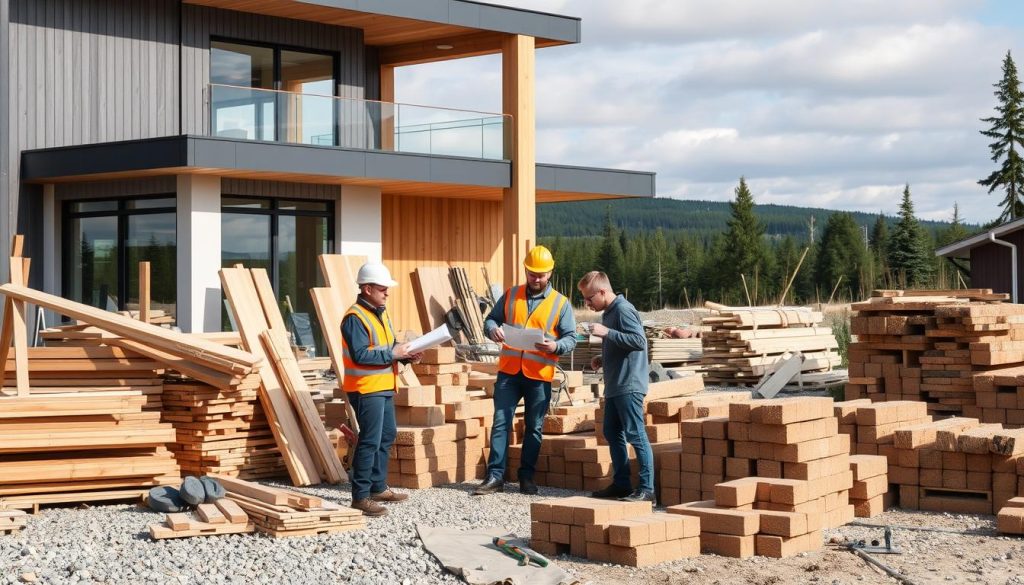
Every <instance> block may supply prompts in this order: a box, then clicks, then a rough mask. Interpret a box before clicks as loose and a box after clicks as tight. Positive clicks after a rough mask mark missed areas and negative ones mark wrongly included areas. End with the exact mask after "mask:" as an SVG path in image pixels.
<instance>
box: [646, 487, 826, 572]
mask: <svg viewBox="0 0 1024 585" xmlns="http://www.w3.org/2000/svg"><path fill="white" fill-rule="evenodd" d="M812 489H813V488H812V487H811V482H808V481H803V480H794V479H774V478H759V477H746V478H741V479H736V480H732V481H728V482H722V483H720V484H717V485H716V486H715V498H714V499H713V500H706V501H700V502H691V503H687V504H679V505H676V506H670V507H668V508H666V511H667V512H669V513H671V514H683V515H687V516H695V517H698V518H700V526H701V535H700V541H701V551H702V552H705V553H714V554H717V555H721V556H726V557H736V558H747V557H750V556H753V555H755V554H757V555H761V556H766V557H774V558H782V557H789V556H793V555H795V554H799V553H802V552H808V551H812V550H816V549H818V548H821V545H822V536H821V529H822V526H823V522H824V521H825V515H824V514H823V513H822V500H821V499H820V498H814V497H812V493H811V491H812Z"/></svg>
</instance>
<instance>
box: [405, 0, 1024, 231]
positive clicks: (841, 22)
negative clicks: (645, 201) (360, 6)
mask: <svg viewBox="0 0 1024 585" xmlns="http://www.w3.org/2000/svg"><path fill="white" fill-rule="evenodd" d="M501 3H503V4H509V5H513V6H518V7H523V8H530V9H535V10H541V11H546V12H555V13H561V14H568V15H573V16H580V17H582V18H583V43H581V44H579V45H570V46H564V47H556V48H551V49H541V50H539V51H538V55H537V125H538V142H537V150H538V160H540V161H542V162H557V163H565V164H577V165H586V166H602V167H612V168H632V169H638V170H653V171H656V172H657V173H658V178H657V183H658V192H659V195H660V196H672V197H685V198H702V199H718V200H724V199H730V198H731V197H732V196H733V194H732V190H733V187H735V184H736V181H737V179H738V177H739V176H740V175H743V176H746V177H747V179H748V181H749V183H750V185H751V188H752V190H753V192H754V195H755V199H757V200H758V201H759V202H764V203H769V202H772V203H788V204H794V205H809V206H822V207H829V208H836V209H850V210H861V211H871V212H878V211H884V212H885V213H895V212H896V209H897V205H898V203H899V194H900V192H901V191H902V189H903V185H904V184H906V183H909V184H910V186H911V191H912V193H913V195H914V201H915V205H916V209H917V211H918V214H919V215H920V216H921V217H925V218H934V219H943V218H948V217H949V216H950V215H951V214H952V207H953V202H954V201H958V202H959V203H960V205H961V210H962V214H963V216H964V217H965V218H966V219H967V220H969V221H975V222H983V221H988V220H990V219H992V218H993V217H995V216H996V215H998V211H997V204H998V202H999V200H1000V199H1001V197H998V196H996V194H993V195H987V194H986V190H985V189H984V188H982V187H980V186H978V185H977V179H979V178H981V177H984V176H987V175H988V173H989V172H991V170H992V168H993V163H992V162H991V161H990V160H989V158H988V156H989V153H988V148H987V141H986V139H985V138H984V137H983V136H981V135H980V134H979V132H978V131H979V130H981V129H982V128H983V126H984V125H983V123H982V122H981V121H980V120H979V118H982V117H985V116H989V115H991V114H992V111H993V106H994V105H995V99H994V97H993V95H992V89H993V88H992V84H993V83H995V82H996V81H998V79H999V78H1000V76H1001V68H1000V66H1001V60H1002V57H1003V55H1004V54H1005V52H1006V50H1008V49H1012V50H1014V52H1015V54H1018V55H1019V54H1024V52H1021V51H1020V48H1021V43H1020V42H1019V41H1018V39H1019V38H1020V34H1019V32H1020V31H1019V30H1016V29H1012V28H1010V27H1008V26H1004V25H1002V24H998V25H993V24H992V23H993V22H997V23H1000V22H1002V21H1004V20H1006V21H1012V22H1019V21H1020V20H1021V19H1020V17H1019V15H1017V14H1013V15H1012V16H1013V18H1009V16H1011V15H1006V16H1007V18H1000V14H999V11H1020V10H1022V9H1021V8H1018V7H1017V5H1016V4H1013V3H1001V4H988V3H987V2H983V1H981V0H897V1H895V2H894V1H892V0H773V1H772V2H755V1H749V0H687V1H685V2H681V1H679V0H631V1H629V2H622V1H621V0H614V1H613V0H519V1H512V0H508V1H505V2H501ZM982 13H985V16H984V18H982V17H980V16H979V15H980V14H982ZM500 69H501V64H500V59H499V58H498V57H496V56H489V57H482V58H477V59H464V60H459V61H454V62H449V63H439V64H428V65H421V66H416V67H410V68H405V69H401V70H399V75H398V78H397V82H398V83H397V89H398V98H399V101H407V102H413V103H425V104H432V105H442V106H447V107H455V108H467V109H474V110H483V111H500V109H501V79H500Z"/></svg>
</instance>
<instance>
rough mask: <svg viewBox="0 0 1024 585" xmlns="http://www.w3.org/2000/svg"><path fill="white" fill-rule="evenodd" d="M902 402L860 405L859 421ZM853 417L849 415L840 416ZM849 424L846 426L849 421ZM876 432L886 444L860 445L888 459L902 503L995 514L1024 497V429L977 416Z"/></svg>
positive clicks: (844, 405) (845, 406)
mask: <svg viewBox="0 0 1024 585" xmlns="http://www.w3.org/2000/svg"><path fill="white" fill-rule="evenodd" d="M893 405H896V407H897V408H899V403H879V404H873V405H868V406H864V405H859V406H856V414H855V416H854V420H855V421H856V422H858V423H860V422H872V421H877V420H880V419H883V418H884V416H886V415H884V414H881V412H883V411H885V409H886V408H887V407H888V408H889V409H890V411H891V407H892V406H893ZM850 408H853V407H852V406H850V404H849V403H839V404H838V405H837V408H836V411H837V414H838V413H839V412H840V411H841V410H842V411H848V410H849V409H850ZM840 416H847V417H848V416H849V415H840ZM844 428H846V426H845V425H844ZM854 434H856V435H857V436H858V437H862V436H865V437H866V436H876V437H877V438H878V439H879V440H880V441H881V442H879V443H877V444H876V445H874V447H873V449H872V448H871V446H869V445H866V444H865V443H861V442H858V448H863V450H864V451H874V452H877V454H878V455H880V456H884V457H886V459H887V461H888V479H887V481H888V482H889V483H890V484H892V485H894V486H898V490H891V491H892V492H893V493H892V494H891V495H888V496H887V499H889V500H892V499H893V497H894V496H896V495H897V493H898V502H899V505H900V507H902V508H906V509H920V510H930V511H943V512H965V513H982V514H992V513H993V512H994V511H995V510H998V509H999V508H1000V507H1001V506H1002V505H1003V504H1004V503H1005V502H1006V501H1008V500H1009V499H1010V498H1012V497H1014V496H1015V495H1018V494H1021V495H1024V482H1022V480H1021V478H1020V476H1021V475H1024V455H1022V454H1024V431H1022V430H1006V429H1003V428H1002V427H1001V425H998V424H982V423H980V422H979V421H978V420H977V419H971V418H963V417H953V418H947V419H943V420H938V421H934V422H917V423H913V422H905V423H903V424H900V425H897V427H896V428H895V430H893V431H892V432H891V434H890V435H884V434H879V433H874V434H873V435H872V434H871V433H867V434H862V433H861V427H860V426H856V427H855V431H854Z"/></svg>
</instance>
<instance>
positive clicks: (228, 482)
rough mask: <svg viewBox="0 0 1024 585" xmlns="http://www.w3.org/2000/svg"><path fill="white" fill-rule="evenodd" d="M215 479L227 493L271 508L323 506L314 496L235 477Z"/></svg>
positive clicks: (219, 476) (217, 477) (218, 476)
mask: <svg viewBox="0 0 1024 585" xmlns="http://www.w3.org/2000/svg"><path fill="white" fill-rule="evenodd" d="M215 477H216V479H217V481H219V482H220V483H221V485H223V486H224V489H225V490H227V491H228V492H229V493H231V494H238V495H241V496H244V497H246V498H250V499H252V500H256V501H258V502H262V503H264V504H269V505H272V506H290V505H293V504H300V505H303V506H306V507H313V508H315V507H320V506H322V505H323V500H321V499H320V498H317V497H316V496H307V495H306V494H299V493H297V492H291V491H288V490H282V489H277V488H272V487H268V486H264V485H260V484H258V483H255V482H251V481H245V480H244V479H238V478H235V477H226V476H223V475H217V476H215Z"/></svg>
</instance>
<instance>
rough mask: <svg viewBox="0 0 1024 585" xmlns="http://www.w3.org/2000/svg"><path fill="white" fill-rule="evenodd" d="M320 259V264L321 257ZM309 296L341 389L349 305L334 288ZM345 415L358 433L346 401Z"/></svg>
mask: <svg viewBox="0 0 1024 585" xmlns="http://www.w3.org/2000/svg"><path fill="white" fill-rule="evenodd" d="M320 258H321V263H322V262H323V256H321V257H320ZM309 295H310V296H311V297H313V306H314V307H316V314H317V317H319V318H320V331H321V332H322V333H323V334H324V342H325V343H326V344H327V353H329V354H330V356H331V365H333V366H334V372H335V375H336V376H337V378H338V387H339V388H342V381H343V380H344V379H345V363H344V361H343V360H342V343H341V322H342V320H343V319H344V317H345V312H346V311H347V310H348V307H349V306H350V305H346V304H345V301H344V300H343V299H342V293H341V291H339V290H338V289H337V288H335V287H317V288H311V289H309ZM345 414H347V415H348V426H350V427H351V428H352V430H353V431H355V432H357V433H358V432H359V424H358V423H357V422H356V413H355V411H353V410H352V403H351V402H350V401H349V400H348V399H346V400H345Z"/></svg>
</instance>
